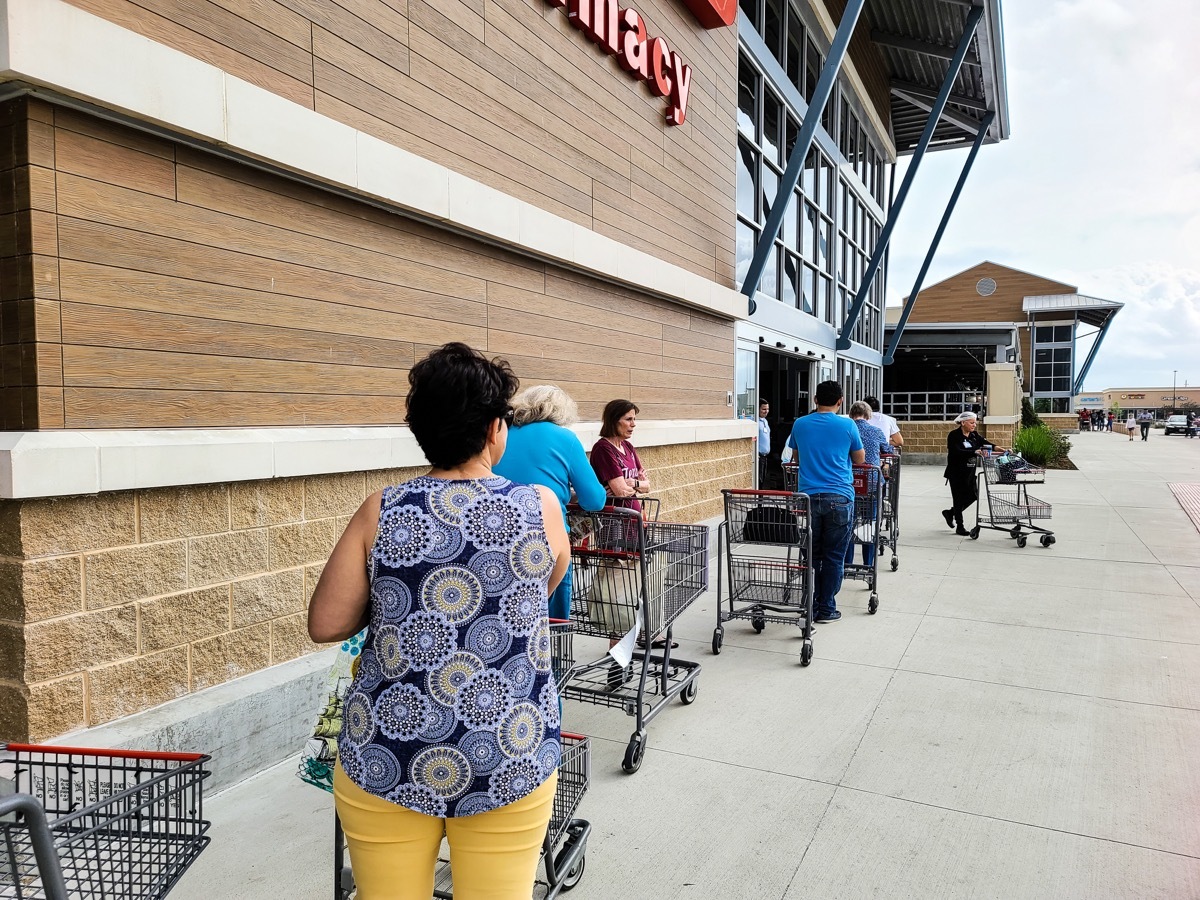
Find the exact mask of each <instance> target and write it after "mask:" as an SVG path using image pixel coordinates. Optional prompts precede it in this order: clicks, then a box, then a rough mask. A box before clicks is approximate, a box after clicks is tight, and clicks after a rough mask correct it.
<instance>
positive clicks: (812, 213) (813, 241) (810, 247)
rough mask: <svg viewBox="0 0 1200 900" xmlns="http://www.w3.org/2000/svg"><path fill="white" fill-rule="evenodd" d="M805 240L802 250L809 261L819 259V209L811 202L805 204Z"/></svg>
mask: <svg viewBox="0 0 1200 900" xmlns="http://www.w3.org/2000/svg"><path fill="white" fill-rule="evenodd" d="M803 225H804V241H803V242H802V244H801V247H800V252H801V253H803V254H804V258H805V259H806V260H808V261H809V262H816V261H817V211H816V209H814V208H813V207H812V205H811V204H808V203H805V204H804V223H803Z"/></svg>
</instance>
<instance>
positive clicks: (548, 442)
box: [492, 384, 605, 619]
mask: <svg viewBox="0 0 1200 900" xmlns="http://www.w3.org/2000/svg"><path fill="white" fill-rule="evenodd" d="M512 410H513V427H512V429H511V430H510V431H509V432H508V446H507V448H506V449H505V451H504V456H503V457H501V459H500V462H498V463H496V464H495V466H494V467H493V470H492V471H494V472H495V473H496V474H497V475H502V476H504V477H505V478H507V479H508V480H509V481H513V482H516V483H517V484H540V485H544V486H545V487H548V488H550V490H551V491H553V492H554V495H555V496H556V497H558V502H559V503H560V504H561V505H562V510H563V521H564V522H565V521H566V515H567V503H568V502H570V499H571V491H572V490H574V491H575V499H576V501H577V502H578V503H579V505H580V506H582V507H583V508H584V509H587V510H598V509H603V508H604V504H605V491H604V485H602V484H601V483H600V481H599V479H597V478H596V473H595V472H594V471H593V470H592V466H591V463H589V462H588V458H587V454H586V453H585V452H584V449H583V444H582V443H581V442H580V440H579V438H578V437H577V436H576V434H575V432H573V431H572V430H571V427H570V426H572V425H574V424H575V423H576V422H577V421H579V409H578V407H577V406H576V405H575V401H574V400H572V399H571V398H570V396H568V394H567V393H566V391H564V390H562V388H559V387H555V386H554V385H552V384H539V385H535V386H534V387H529V388H525V390H523V391H521V392H520V393H519V394H517V396H516V397H514V398H513V400H512ZM570 617H571V570H570V569H569V568H568V569H567V574H566V575H564V576H563V580H562V581H561V582H560V583H559V585H558V588H557V590H555V592H554V593H553V594H552V595H551V597H550V618H552V619H569V618H570Z"/></svg>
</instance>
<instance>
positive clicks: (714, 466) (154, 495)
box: [0, 440, 753, 741]
mask: <svg viewBox="0 0 1200 900" xmlns="http://www.w3.org/2000/svg"><path fill="white" fill-rule="evenodd" d="M639 452H640V455H641V458H642V461H643V463H644V464H645V466H646V468H647V470H648V472H649V475H650V478H651V481H652V484H653V486H654V495H655V496H657V497H660V498H661V499H662V516H663V518H664V519H667V520H670V521H677V522H697V521H700V520H702V519H707V518H711V517H713V516H718V515H720V514H721V494H720V490H721V488H727V487H750V486H751V480H752V465H753V455H752V445H751V443H750V441H748V440H731V441H712V442H708V443H702V444H689V445H679V446H669V447H648V448H645V449H644V450H641V451H639ZM420 471H422V470H416V469H402V470H388V471H378V472H365V473H363V472H359V473H352V474H348V475H323V476H314V477H309V478H294V479H281V480H278V481H259V482H245V483H237V484H223V485H204V486H194V487H180V488H161V489H155V490H145V491H126V492H119V493H112V494H100V495H96V496H88V497H67V498H59V499H45V500H25V501H0V741H3V740H35V741H40V740H46V739H49V738H53V737H56V736H58V735H61V734H64V733H66V732H68V731H72V730H74V729H77V728H83V727H91V726H95V725H101V724H103V723H105V722H108V721H111V720H113V719H115V718H119V717H121V716H126V715H130V714H132V713H135V712H140V711H141V710H144V709H148V708H149V707H152V706H156V705H158V704H161V703H165V702H167V701H169V700H173V699H176V698H179V697H182V696H185V695H187V694H189V693H191V692H194V691H199V690H202V689H204V688H207V687H212V686H213V685H217V684H221V683H222V682H225V681H228V680H230V679H232V678H237V677H239V676H241V675H246V674H249V673H251V672H255V671H258V670H260V669H264V668H266V667H268V666H270V665H274V664H276V663H281V662H284V661H286V660H289V659H294V658H296V657H298V656H303V655H305V654H307V653H311V652H313V651H314V650H316V649H318V648H317V647H316V645H314V644H313V643H312V642H311V641H310V640H309V639H308V632H307V622H306V618H307V617H306V608H307V605H308V599H309V597H311V596H312V591H313V588H314V587H315V586H316V583H317V579H318V578H319V577H320V574H321V569H322V568H323V566H324V563H325V560H326V559H327V558H328V556H329V552H330V550H332V548H333V545H334V543H335V542H336V540H337V538H338V536H339V535H340V534H341V532H342V530H343V529H344V528H345V526H346V523H347V521H348V520H349V515H350V514H351V513H353V512H354V510H355V509H357V508H358V505H359V504H360V503H361V502H362V501H363V499H364V498H365V497H366V496H368V495H369V494H370V493H372V492H374V491H376V490H378V489H380V488H381V487H383V486H385V485H387V484H393V483H396V482H399V481H403V480H405V479H406V478H409V477H412V476H413V475H415V474H419V472H420Z"/></svg>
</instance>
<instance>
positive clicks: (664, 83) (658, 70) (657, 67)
mask: <svg viewBox="0 0 1200 900" xmlns="http://www.w3.org/2000/svg"><path fill="white" fill-rule="evenodd" d="M670 69H671V48H670V47H668V46H667V42H666V39H665V38H660V37H656V38H655V39H654V40H652V41H651V42H650V78H649V80H648V81H647V84H649V85H650V93H652V94H654V95H655V96H656V97H665V96H667V94H669V93H671V88H672V87H674V85H673V84H672V83H671V76H670V74H669V73H670Z"/></svg>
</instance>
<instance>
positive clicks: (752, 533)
mask: <svg viewBox="0 0 1200 900" xmlns="http://www.w3.org/2000/svg"><path fill="white" fill-rule="evenodd" d="M742 540H744V541H748V542H750V543H752V544H798V543H800V524H799V523H798V522H797V521H796V516H795V515H794V514H793V513H791V512H789V511H788V510H786V509H784V508H782V507H780V506H756V507H754V509H752V510H750V512H748V513H746V524H745V525H744V526H743V528H742Z"/></svg>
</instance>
